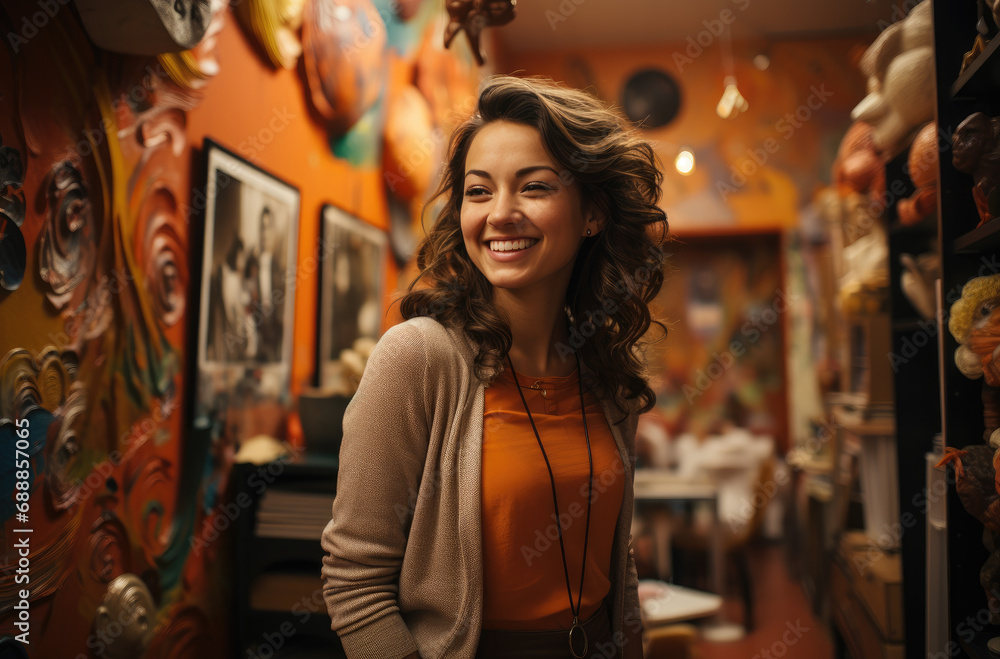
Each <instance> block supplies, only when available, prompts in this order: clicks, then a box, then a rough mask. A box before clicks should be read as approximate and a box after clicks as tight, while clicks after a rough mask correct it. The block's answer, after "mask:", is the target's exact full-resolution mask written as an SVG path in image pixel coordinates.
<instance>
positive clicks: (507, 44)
mask: <svg viewBox="0 0 1000 659" xmlns="http://www.w3.org/2000/svg"><path fill="white" fill-rule="evenodd" d="M894 4H895V5H898V6H901V7H904V8H907V9H908V8H909V7H911V6H912V5H914V4H915V0H897V1H896V2H892V1H891V0H826V1H820V0H798V1H795V0H707V1H703V2H697V1H696V2H691V1H687V2H680V1H678V0H518V2H517V18H515V19H514V21H513V23H510V24H509V25H506V26H504V27H500V28H496V35H497V37H498V39H499V40H500V42H501V44H502V48H503V49H504V50H505V51H507V52H512V53H524V52H540V51H549V50H560V49H573V48H585V47H594V46H601V47H620V46H644V45H653V44H662V43H665V42H666V43H671V42H673V43H677V42H681V43H683V42H686V41H687V39H688V38H693V39H697V37H698V34H699V33H700V32H702V31H705V30H708V29H712V28H714V29H715V30H716V31H718V30H720V29H722V28H723V25H724V21H728V23H729V27H730V28H731V29H732V34H733V36H734V37H735V38H736V39H764V40H769V41H780V40H783V39H789V38H793V37H794V38H810V37H824V36H827V37H829V36H849V35H859V34H869V33H870V34H875V33H877V32H878V31H879V30H880V28H881V27H884V26H885V25H886V24H887V23H889V22H894V21H895V20H896V19H898V18H900V17H901V16H902V15H903V13H901V12H900V10H899V9H896V10H894V9H893V5H894ZM720 19H721V20H720ZM880 21H883V23H882V24H881V25H880V24H879V22H880ZM716 36H717V35H716Z"/></svg>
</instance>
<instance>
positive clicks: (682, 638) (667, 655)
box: [643, 624, 698, 659]
mask: <svg viewBox="0 0 1000 659" xmlns="http://www.w3.org/2000/svg"><path fill="white" fill-rule="evenodd" d="M697 641H698V630H697V628H696V627H695V626H694V625H687V624H675V625H664V626H662V627H653V628H651V629H647V630H646V631H644V632H643V656H644V657H645V659H695V657H696V656H697V653H696V651H695V643H696V642H697Z"/></svg>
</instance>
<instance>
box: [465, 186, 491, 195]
mask: <svg viewBox="0 0 1000 659" xmlns="http://www.w3.org/2000/svg"><path fill="white" fill-rule="evenodd" d="M484 194H488V192H487V190H486V188H481V187H473V188H469V189H468V190H466V191H465V196H466V197H478V196H480V195H484Z"/></svg>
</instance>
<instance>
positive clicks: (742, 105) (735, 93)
mask: <svg viewBox="0 0 1000 659" xmlns="http://www.w3.org/2000/svg"><path fill="white" fill-rule="evenodd" d="M721 41H722V66H723V70H724V71H725V74H726V77H725V79H724V80H723V81H722V85H723V90H722V98H720V99H719V103H718V105H716V106H715V113H716V114H717V115H719V116H720V117H722V118H723V119H731V118H733V117H735V116H736V115H738V114H739V113H740V112H746V111H747V110H748V109H749V108H750V104H749V103H747V100H746V99H745V98H743V94H741V93H740V89H739V87H737V86H736V74H735V73H734V71H733V69H734V67H733V36H732V33H731V32H730V30H729V29H727V30H726V31H725V32H723V33H722V40H721Z"/></svg>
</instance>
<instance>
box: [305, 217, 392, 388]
mask: <svg viewBox="0 0 1000 659" xmlns="http://www.w3.org/2000/svg"><path fill="white" fill-rule="evenodd" d="M320 227H321V233H322V235H321V245H322V247H323V254H324V258H323V260H322V268H321V270H320V281H319V309H318V313H317V321H318V328H317V333H318V348H317V357H318V358H317V362H318V363H317V369H316V372H317V385H318V386H320V387H324V388H333V389H337V390H346V391H350V390H351V385H350V383H349V382H347V380H350V379H351V378H352V376H354V375H357V366H358V358H359V357H360V358H361V359H362V360H363V359H365V358H367V352H368V351H369V350H370V346H371V345H373V344H374V342H375V341H376V340H377V339H378V337H379V336H380V333H381V329H382V321H383V318H382V297H383V293H384V291H385V267H386V257H387V252H388V249H387V247H388V238H387V236H386V233H385V232H384V231H382V230H381V229H378V228H376V227H374V226H372V225H370V224H368V223H366V222H364V221H362V220H360V219H358V218H357V217H354V216H353V215H351V214H350V213H347V212H345V211H343V210H341V209H339V208H337V207H335V206H329V205H327V206H324V207H323V211H322V217H321V219H320Z"/></svg>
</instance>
